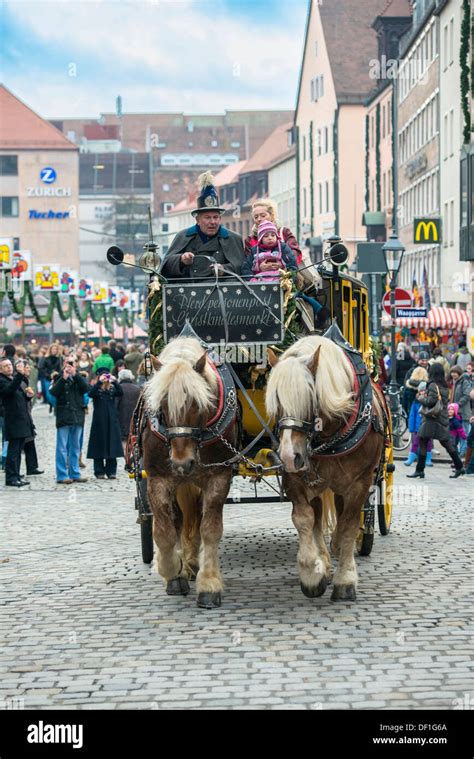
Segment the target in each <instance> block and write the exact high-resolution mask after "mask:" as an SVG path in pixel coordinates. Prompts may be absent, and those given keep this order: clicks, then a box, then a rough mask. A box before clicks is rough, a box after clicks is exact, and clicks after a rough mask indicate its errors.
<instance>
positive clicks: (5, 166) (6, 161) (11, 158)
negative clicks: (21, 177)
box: [0, 155, 18, 177]
mask: <svg viewBox="0 0 474 759" xmlns="http://www.w3.org/2000/svg"><path fill="white" fill-rule="evenodd" d="M16 176H18V156H16V155H0V177H16Z"/></svg>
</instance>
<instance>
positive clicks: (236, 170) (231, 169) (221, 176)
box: [214, 161, 247, 187]
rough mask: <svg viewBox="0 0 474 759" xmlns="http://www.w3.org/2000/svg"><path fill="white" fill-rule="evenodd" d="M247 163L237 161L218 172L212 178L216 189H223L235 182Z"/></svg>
mask: <svg viewBox="0 0 474 759" xmlns="http://www.w3.org/2000/svg"><path fill="white" fill-rule="evenodd" d="M246 163H247V161H238V162H237V163H231V164H230V166H226V167H225V169H222V171H219V173H218V174H216V176H215V177H214V183H215V186H216V187H224V186H225V185H228V184H233V183H234V182H237V180H238V178H239V174H240V173H241V171H242V169H243V167H244V166H245V164H246Z"/></svg>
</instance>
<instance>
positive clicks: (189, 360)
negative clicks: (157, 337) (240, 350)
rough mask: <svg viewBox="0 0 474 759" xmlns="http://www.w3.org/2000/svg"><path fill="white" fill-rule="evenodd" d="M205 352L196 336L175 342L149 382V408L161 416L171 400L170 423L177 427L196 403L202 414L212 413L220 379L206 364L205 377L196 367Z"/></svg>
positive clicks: (169, 408)
mask: <svg viewBox="0 0 474 759" xmlns="http://www.w3.org/2000/svg"><path fill="white" fill-rule="evenodd" d="M203 353H204V349H203V347H202V345H201V344H200V342H199V341H198V340H196V338H194V337H177V338H175V339H174V340H171V341H170V342H169V343H168V345H167V346H166V348H165V349H164V350H163V351H162V352H161V354H160V356H159V360H160V363H161V364H162V366H161V368H160V370H159V371H158V372H155V373H154V374H153V376H152V377H151V379H150V380H149V381H148V382H147V383H146V385H145V390H144V396H145V401H146V405H147V408H148V409H149V410H150V411H151V412H152V413H157V411H158V410H159V409H160V407H161V404H162V402H163V400H164V399H165V398H167V401H168V422H169V424H171V425H177V424H179V422H180V421H181V420H182V419H183V412H184V413H186V412H187V411H189V408H190V406H191V404H192V403H193V402H194V403H195V404H196V405H197V407H198V409H199V411H200V412H206V411H208V410H209V409H210V408H211V407H212V405H213V403H214V401H215V398H216V393H217V379H216V376H215V374H214V372H213V371H212V369H211V368H210V367H209V366H208V365H206V367H205V369H204V372H203V374H199V373H198V372H196V371H195V369H194V365H195V364H196V362H197V361H198V360H199V359H200V358H201V356H202V354H203Z"/></svg>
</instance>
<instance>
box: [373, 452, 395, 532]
mask: <svg viewBox="0 0 474 759" xmlns="http://www.w3.org/2000/svg"><path fill="white" fill-rule="evenodd" d="M386 456H387V460H386V462H385V466H384V469H383V478H382V479H381V480H380V482H379V493H380V497H379V499H378V504H377V514H378V521H379V530H380V534H381V535H388V533H389V532H390V526H391V524H392V508H393V473H394V471H395V465H394V463H393V448H392V447H390V448H387V449H386Z"/></svg>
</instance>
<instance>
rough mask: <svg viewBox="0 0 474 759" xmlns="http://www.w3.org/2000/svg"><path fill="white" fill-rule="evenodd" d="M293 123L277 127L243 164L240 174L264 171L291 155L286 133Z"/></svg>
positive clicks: (292, 147)
mask: <svg viewBox="0 0 474 759" xmlns="http://www.w3.org/2000/svg"><path fill="white" fill-rule="evenodd" d="M292 126H293V122H291V121H287V122H286V124H281V125H280V126H279V127H277V128H276V129H275V130H274V131H273V132H272V133H271V135H270V136H269V137H267V139H266V140H265V142H264V143H263V144H262V145H261V146H260V147H259V149H258V150H257V151H256V152H255V153H254V154H253V156H252V157H251V158H249V160H248V161H247V163H246V164H245V168H244V170H243V171H241V172H240V173H241V174H249V173H250V172H252V171H266V170H267V169H269V168H270V167H271V166H273V165H275V164H276V163H279V162H281V161H283V160H284V159H285V158H287V157H290V156H291V155H292V154H293V151H294V146H289V145H288V131H289V130H290V129H291V128H292Z"/></svg>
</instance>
